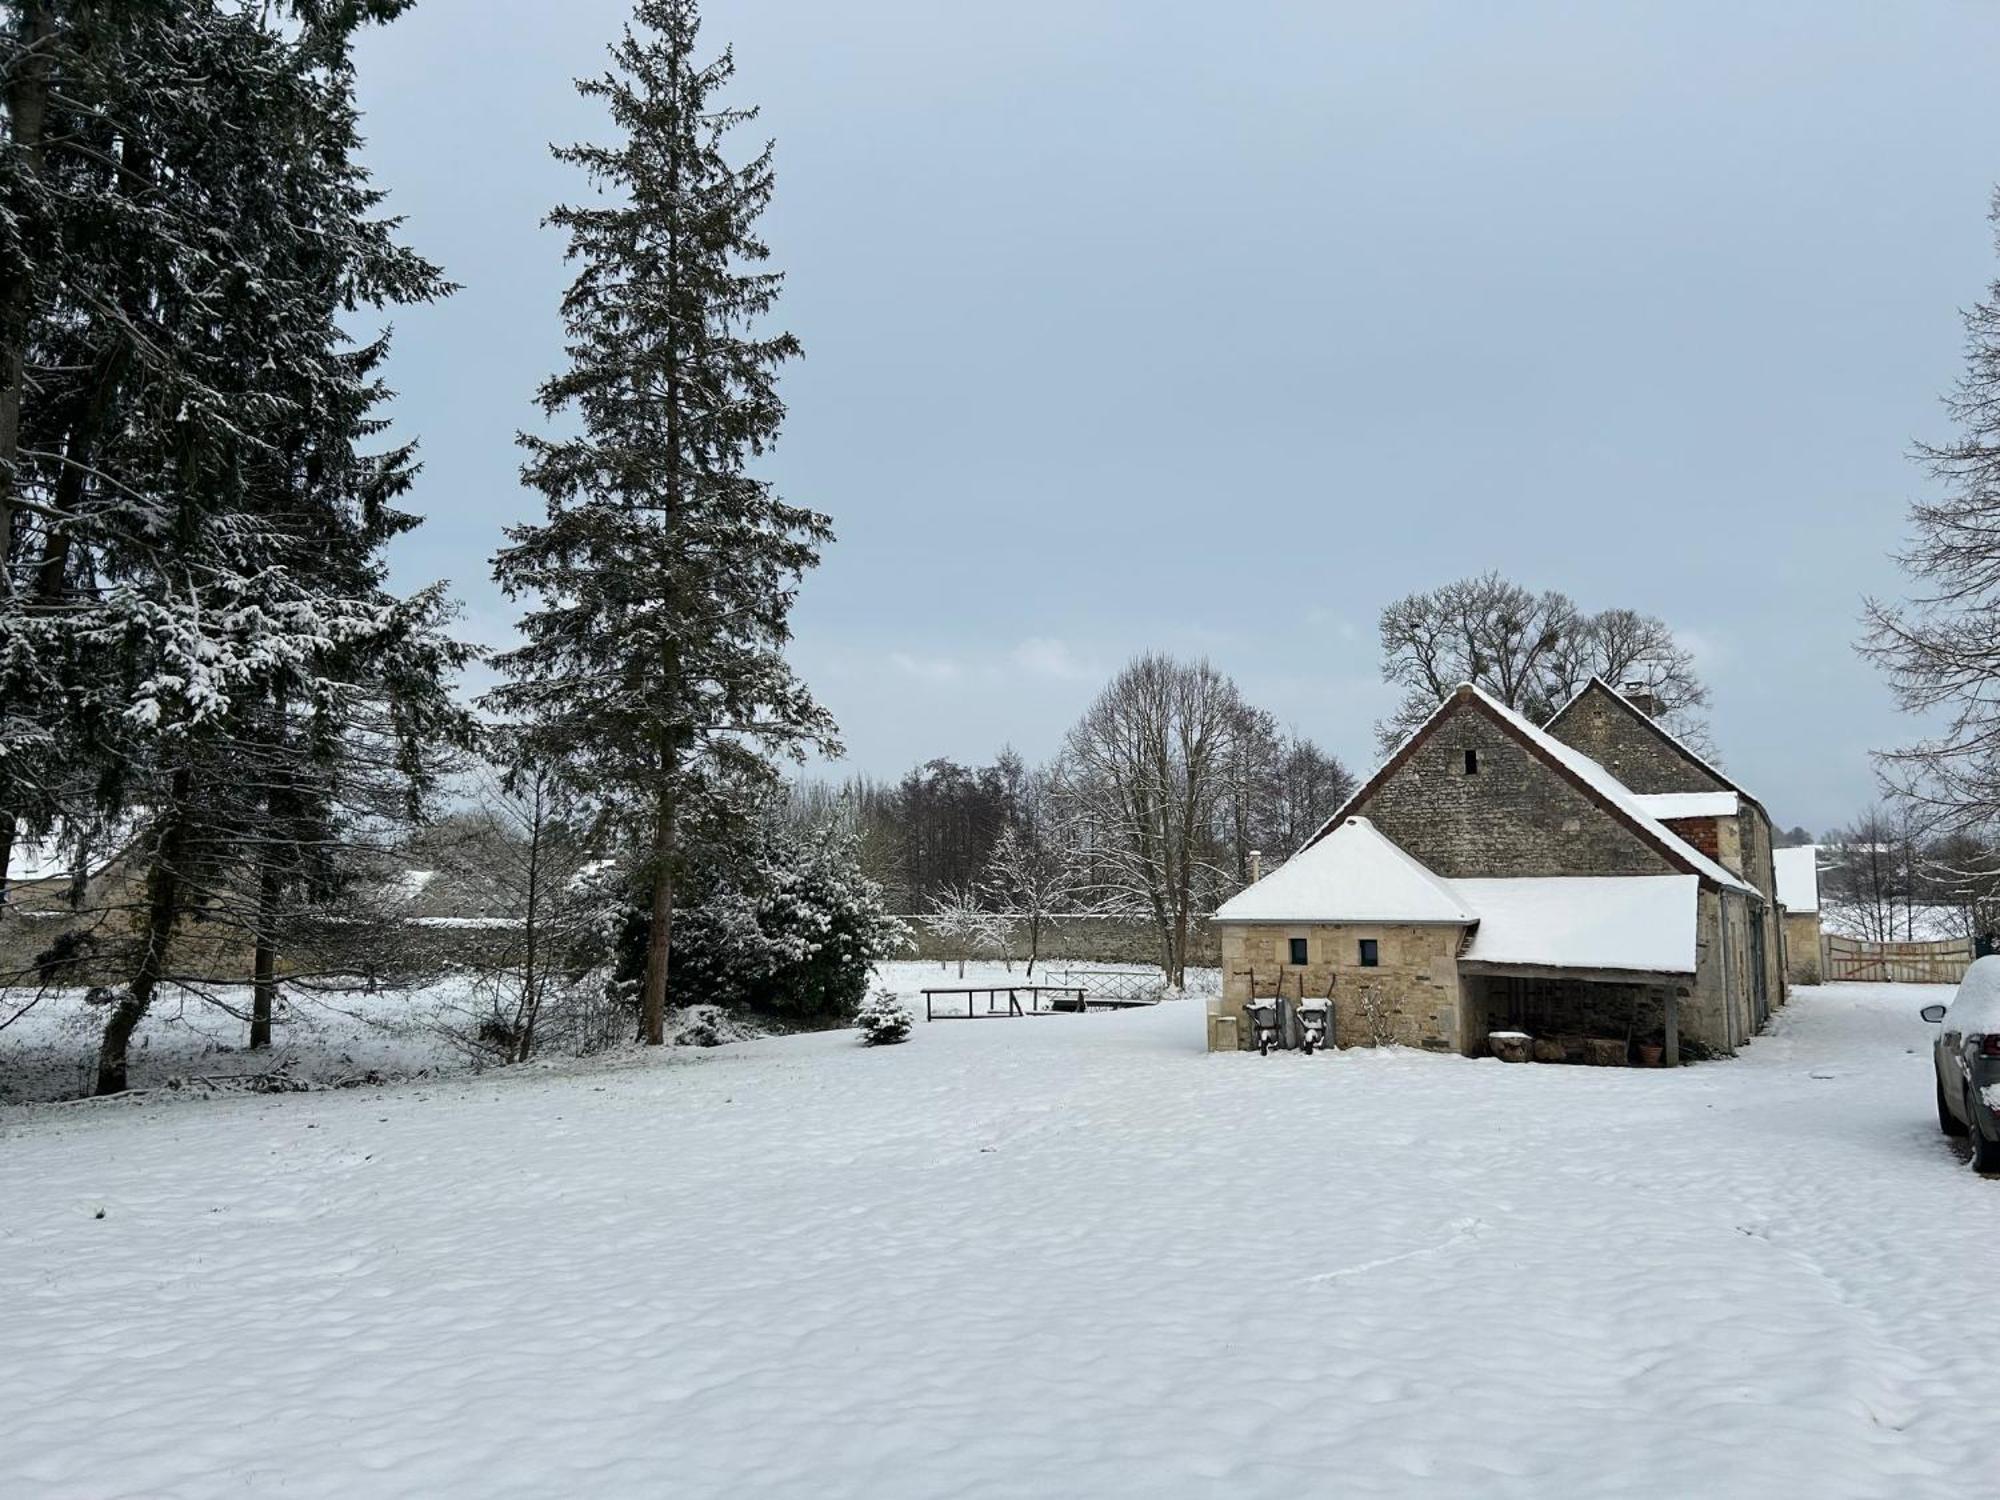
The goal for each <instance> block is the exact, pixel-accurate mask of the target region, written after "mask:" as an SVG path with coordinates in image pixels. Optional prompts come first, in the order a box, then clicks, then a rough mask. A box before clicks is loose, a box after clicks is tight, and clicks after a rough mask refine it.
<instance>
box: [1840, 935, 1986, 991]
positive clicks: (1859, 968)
mask: <svg viewBox="0 0 2000 1500" xmlns="http://www.w3.org/2000/svg"><path fill="white" fill-rule="evenodd" d="M1821 946H1822V950H1823V951H1822V953H1821V965H1820V967H1821V972H1822V974H1823V975H1824V977H1825V980H1826V982H1827V983H1829V984H1839V983H1843V982H1845V983H1855V982H1862V983H1869V984H1957V983H1958V982H1959V980H1961V979H1963V978H1965V971H1966V969H1968V968H1969V967H1971V964H1972V939H1971V938H1944V939H1941V940H1939V941H1937V942H1934V943H1876V942H1870V941H1869V940H1868V939H1866V938H1850V937H1835V936H1834V935H1833V934H1832V933H1828V934H1827V935H1826V937H1825V938H1824V939H1822V942H1821Z"/></svg>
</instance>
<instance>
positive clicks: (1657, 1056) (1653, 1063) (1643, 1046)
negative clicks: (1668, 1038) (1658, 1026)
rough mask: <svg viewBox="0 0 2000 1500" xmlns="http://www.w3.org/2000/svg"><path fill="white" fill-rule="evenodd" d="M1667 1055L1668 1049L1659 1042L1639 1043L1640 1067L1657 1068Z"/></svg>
mask: <svg viewBox="0 0 2000 1500" xmlns="http://www.w3.org/2000/svg"><path fill="white" fill-rule="evenodd" d="M1666 1055H1667V1049H1666V1048H1665V1047H1664V1046H1662V1045H1661V1044H1660V1043H1659V1042H1641V1043H1639V1066H1640V1067H1642V1068H1657V1067H1658V1066H1659V1065H1660V1063H1661V1061H1662V1059H1664V1058H1665V1057H1666Z"/></svg>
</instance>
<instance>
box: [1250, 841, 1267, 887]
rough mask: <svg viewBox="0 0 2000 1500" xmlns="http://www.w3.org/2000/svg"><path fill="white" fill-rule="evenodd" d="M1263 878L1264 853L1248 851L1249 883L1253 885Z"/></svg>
mask: <svg viewBox="0 0 2000 1500" xmlns="http://www.w3.org/2000/svg"><path fill="white" fill-rule="evenodd" d="M1263 878H1264V851H1263V850H1262V849H1252V850H1251V851H1250V883H1251V884H1252V885H1255V884H1256V883H1257V882H1258V881H1260V880H1262V879H1263Z"/></svg>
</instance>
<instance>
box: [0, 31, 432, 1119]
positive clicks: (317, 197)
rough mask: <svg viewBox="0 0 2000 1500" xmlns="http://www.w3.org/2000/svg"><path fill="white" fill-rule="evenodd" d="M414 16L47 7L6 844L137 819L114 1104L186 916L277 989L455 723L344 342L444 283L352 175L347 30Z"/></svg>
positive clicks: (5, 746) (366, 365)
mask: <svg viewBox="0 0 2000 1500" xmlns="http://www.w3.org/2000/svg"><path fill="white" fill-rule="evenodd" d="M403 3H404V0H354V3H334V0H297V3H295V4H293V5H290V6H285V7H267V6H249V5H242V4H237V3H232V0H125V3H122V4H103V5H96V6H82V5H76V6H69V5H63V6H52V7H42V8H41V10H42V12H43V13H45V14H46V15H47V16H48V17H49V18H50V24H49V26H48V27H46V28H45V29H44V31H43V33H42V35H41V37H40V42H41V45H42V46H43V47H44V49H45V51H44V55H43V58H42V64H41V72H42V74H43V82H44V85H45V87H44V90H43V92H44V95H45V103H46V108H47V111H48V115H47V117H46V118H45V120H44V122H43V128H42V144H41V148H40V149H39V151H38V152H37V153H36V154H34V155H32V156H31V155H30V154H28V153H25V152H9V153H8V155H7V156H6V158H5V159H4V172H0V187H4V190H5V191H6V194H7V197H8V199H9V201H10V202H17V203H22V204H25V205H27V206H28V207H30V208H31V209H33V210H34V216H33V219H32V223H31V226H30V227H31V232H28V233H24V234H23V235H22V236H21V237H20V239H19V240H18V241H14V242H9V243H7V244H6V245H5V246H4V248H5V250H6V252H7V255H8V257H9V258H10V259H11V260H12V261H13V262H14V263H16V264H24V265H26V266H27V267H28V268H29V269H30V270H31V271H32V272H33V276H32V282H31V286H30V293H31V294H30V295H28V296H25V297H24V298H23V299H22V306H23V308H24V311H23V312H22V313H21V317H22V319H23V323H22V326H23V328H24V330H25V332H24V335H23V338H24V342H23V348H22V359H21V366H22V369H23V371H24V375H23V378H22V381H21V393H22V401H21V412H20V421H19V426H18V434H19V440H18V446H17V449H16V452H15V455H14V457H15V463H14V467H13V470H12V472H11V475H10V478H11V479H12V481H13V483H12V485H11V487H10V489H9V491H8V497H9V502H10V506H11V512H12V516H13V521H14V524H13V526H12V528H11V531H10V533H9V535H8V538H7V545H8V552H7V556H6V565H7V567H6V571H7V584H8V587H7V589H6V591H5V597H4V600H0V835H3V834H4V832H5V828H6V827H7V826H9V825H11V824H12V823H13V822H16V821H20V820H22V819H23V818H25V820H26V821H27V823H28V825H29V826H30V827H36V826H38V825H39V826H42V827H48V826H67V827H71V828H79V827H94V826H100V825H102V824H104V823H106V822H109V821H113V820H115V819H117V818H118V817H119V816H120V815H124V814H129V815H131V816H132V817H135V818H137V819H138V820H140V821H141V823H142V824H143V827H142V831H141V833H140V836H139V837H138V838H137V840H136V841H135V843H134V846H133V853H132V859H131V862H130V868H131V870H132V872H133V874H134V876H135V877H136V878H135V880H134V882H133V886H134V892H133V895H132V898H131V902H130V910H129V916H130V919H131V920H130V922H129V924H127V925H128V926H129V929H130V931H131V934H132V937H131V941H130V947H129V951H128V952H127V953H126V954H125V955H124V960H123V961H124V964H125V968H126V982H125V984H124V986H123V991H122V993H121V995H120V996H119V1000H118V1003H117V1004H116V1005H115V1006H114V1007H113V1008H112V1011H111V1014H110V1017H109V1019H108V1022H107V1025H106V1029H105V1035H104V1039H103V1044H102V1047H101V1049H100V1054H99V1068H98V1088H99V1091H100V1092H112V1091H115V1090H117V1089H120V1088H122V1087H124V1085H125V1081H126V1050H127V1046H128V1043H129V1040H130V1037H131V1035H132V1033H133V1030H134V1029H135V1028H136V1027H137V1025H138V1023H139V1021H140V1020H141V1019H142V1018H143V1017H144V1015H145V1013H146V1011H147V1008H148V1007H149V1006H150V1004H151V1002H152V999H153V996H154V994H155V993H156V992H157V990H158V989H159V987H160V986H161V984H163V983H165V982H167V981H169V980H170V979H171V978H172V977H173V970H172V968H171V961H172V956H173V952H174V946H175V939H176V935H177V933H178V932H179V931H180V929H181V928H182V926H183V924H184V920H185V919H186V918H187V917H188V916H189V914H191V913H196V912H199V913H200V914H201V915H202V916H203V917H204V918H209V919H213V918H218V917H219V918H221V919H222V920H223V921H224V922H231V923H233V925H234V926H235V927H236V928H237V929H238V930H239V931H241V932H242V933H244V934H245V935H250V936H253V937H254V939H255V941H256V943H257V945H258V947H259V950H260V952H259V963H258V966H257V967H258V969H259V975H258V977H259V978H260V979H263V980H266V981H268V980H269V978H270V975H268V974H267V973H266V972H265V970H266V969H268V968H269V963H268V961H267V960H268V950H269V948H270V946H271V943H272V942H273V940H274V938H275V918H276V914H277V912H278V910H279V904H280V902H281V900H282V898H283V897H284V896H285V894H286V892H287V891H288V890H295V889H297V888H298V887H300V886H301V885H303V884H305V883H306V882H307V881H308V880H311V881H313V882H316V883H317V884H318V885H320V886H321V887H322V888H323V887H324V886H325V884H326V883H327V881H328V878H329V865H330V862H331V860H332V857H333V853H334V851H335V849H336V847H337V844H338V842H339V839H340V836H341V829H342V827H343V825H349V824H351V823H352V822H353V820H354V819H355V818H356V817H358V816H361V815H363V810H362V808H361V803H363V802H364V801H369V800H371V798H370V797H369V796H364V795H362V794H363V793H364V792H366V793H372V792H373V791H375V790H378V789H379V788H380V786H381V784H382V781H383V779H384V776H383V768H384V767H385V766H386V767H388V768H389V769H390V770H391V771H392V772H393V777H394V780H395V782H396V783H397V785H398V787H399V789H400V790H402V791H405V792H408V793H410V794H412V795H415V796H418V797H420V796H421V794H422V792H423V791H424V789H425V783H426V779H427V776H428V774H429V759H428V751H429V750H430V749H431V748H432V747H433V746H435V744H436V743H437V742H438V741H439V740H440V739H449V738H451V737H453V736H454V735H455V734H457V733H458V732H459V731H460V726H461V724H462V715H460V714H459V712H458V711H457V710H456V709H455V708H454V707H453V706H452V705H451V704H450V702H449V699H448V695H447V682H448V679H449V676H450V672H451V669H452V667H453V666H454V665H455V664H456V662H457V661H458V659H459V658H460V656H461V655H462V653H461V651H460V650H459V648H457V647H456V646H454V645H453V644H452V643H451V642H449V641H448V640H446V639H445V638H444V637H443V635H442V633H441V629H440V627H441V624H442V620H443V616H444V615H445V613H446V606H445V604H444V602H443V600H442V598H441V596H440V595H439V594H438V592H437V591H435V590H431V591H426V592H424V593H421V594H419V595H417V596H416V597H414V598H410V599H400V598H397V597H395V596H394V595H392V594H391V593H389V592H388V590H387V588H386V580H385V575H384V571H383V566H382V562H381V558H380V550H381V548H382V546H383V544H384V543H386V541H387V540H388V539H389V538H390V537H392V536H394V535H395V534H396V533H397V532H399V531H402V530H404V529H406V528H407V527H408V526H409V525H412V524H414V521H413V518H411V517H410V516H407V515H405V514H403V513H401V512H400V511H398V510H397V509H396V507H395V503H394V502H395V500H396V497H397V496H399V495H400V494H401V493H402V491H403V490H404V489H405V488H406V487H407V485H408V483H409V480H410V476H411V474H412V472H413V463H412V460H411V457H410V454H409V451H408V449H407V448H402V447H392V448H390V449H389V450H388V451H387V452H385V453H370V452H368V451H367V450H368V448H369V446H370V444H371V442H372V441H373V440H374V439H375V438H376V437H377V436H378V435H379V432H380V427H381V419H380V417H379V415H377V414H376V408H377V406H378V404H379V402H380V401H381V400H382V399H383V398H384V396H385V395H386V392H385V391H383V390H382V389H381V387H380V385H379V382H378V380H377V378H376V376H375V374H374V370H375V368H376V366H377V365H378V364H379V362H380V359H381V357H382V346H381V344H380V342H379V341H376V342H373V343H369V344H366V345H363V346H361V347H359V348H356V347H354V346H353V345H352V344H351V342H350V340H349V339H348V337H347V335H346V334H345V333H344V331H343V329H342V326H341V325H342V319H343V317H344V316H345V314H347V313H348V312H350V311H351V310H353V309H355V308H358V307H364V306H376V305H381V304H386V303H394V302H407V301H414V300H422V299H425V298H429V297H433V296H437V295H440V294H441V293H442V292H443V291H445V290H446V289H447V288H446V287H445V285H444V283H443V281H442V279H441V278H440V277H439V275H438V273H437V271H436V270H435V268H433V267H431V266H429V265H428V264H426V263H425V262H424V261H423V260H422V259H421V258H419V257H417V256H415V255H413V254H412V253H411V252H409V251H408V250H407V249H405V248H404V247H402V246H401V245H399V244H398V243H397V242H396V239H395V234H394V228H395V226H394V223H393V221H391V220H388V219H385V218H384V217H383V216H382V215H381V213H380V212H379V207H380V197H381V195H380V194H379V192H377V191H376V190H375V189H373V188H372V187H371V186H370V185H369V183H368V181H367V178H366V174H365V173H364V172H363V171H362V170H361V169H360V167H359V165H358V162H357V157H358V152H359V140H358V133H357V121H356V115H355V110H354V105H353V73H352V65H351V61H350V48H351V44H352V37H353V32H354V30H355V28H356V27H357V26H359V25H361V24H363V23H364V22H366V21H369V20H379V19H386V18H388V17H389V16H392V15H394V14H395V13H396V12H398V11H399V10H401V9H402V8H403ZM23 34H24V35H25V34H27V33H25V32H24V33H23ZM16 61H17V63H18V62H19V59H17V60H16ZM7 312H8V315H9V316H13V315H14V314H13V309H12V308H11V307H10V308H9V309H7ZM0 373H4V374H6V375H9V376H11V374H12V370H11V366H10V368H9V369H8V370H7V371H6V372H0ZM371 810H372V809H371ZM260 991H261V992H262V994H263V996H264V998H265V999H266V1001H268V998H269V994H270V985H269V983H268V982H267V983H265V984H263V985H260Z"/></svg>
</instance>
